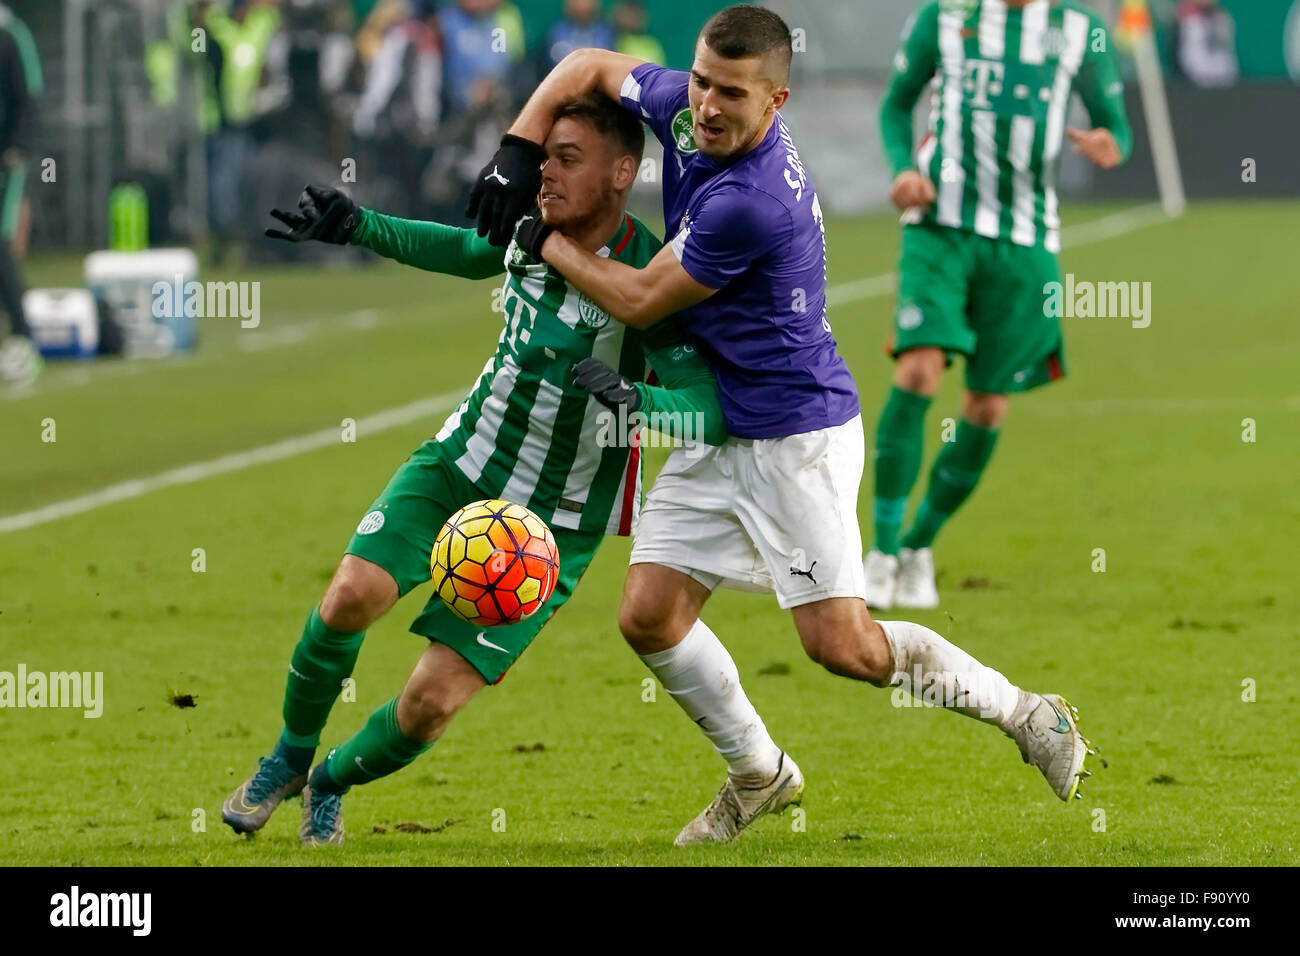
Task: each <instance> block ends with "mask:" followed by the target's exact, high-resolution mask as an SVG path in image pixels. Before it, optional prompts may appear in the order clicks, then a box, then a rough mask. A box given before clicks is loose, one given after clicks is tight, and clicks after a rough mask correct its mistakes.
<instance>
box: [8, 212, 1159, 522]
mask: <svg viewBox="0 0 1300 956" xmlns="http://www.w3.org/2000/svg"><path fill="white" fill-rule="evenodd" d="M1166 218H1167V217H1166V216H1165V214H1164V212H1163V211H1162V210H1161V208H1160V205H1159V204H1158V203H1154V204H1151V205H1147V206H1137V207H1134V208H1132V209H1125V210H1123V211H1121V212H1117V213H1112V214H1111V215H1109V216H1103V217H1101V218H1100V219H1094V220H1092V221H1091V222H1085V223H1082V224H1080V225H1078V226H1073V227H1071V228H1069V229H1065V230H1063V231H1062V234H1061V241H1062V244H1063V245H1067V246H1070V247H1075V246H1084V245H1088V244H1089V243H1093V242H1100V241H1102V240H1104V239H1113V238H1114V237H1116V236H1121V235H1123V234H1125V233H1128V232H1133V231H1135V230H1137V229H1142V228H1144V227H1146V226H1151V225H1154V224H1156V223H1157V222H1163V221H1165V220H1166ZM894 284H895V279H894V274H893V273H892V272H889V273H885V274H884V275H878V276H868V277H866V278H863V279H855V280H853V281H852V282H841V283H840V284H838V285H834V286H830V287H829V288H827V290H826V302H827V304H828V305H839V304H843V303H845V302H854V301H858V300H861V299H870V298H874V297H875V296H878V295H887V294H889V293H890V292H892V291H893V290H894ZM343 319H344V320H345V321H346V323H347V324H348V325H352V326H354V327H362V328H365V327H368V326H369V325H372V324H374V323H375V322H376V321H377V320H378V319H379V316H378V315H376V314H374V313H373V311H372V310H361V311H359V312H354V313H349V314H348V315H347V316H344V317H343ZM293 329H295V327H294V326H290V327H289V329H286V330H285V331H286V332H287V331H289V330H293ZM286 344H287V343H286ZM464 395H465V393H464V392H463V391H461V392H448V393H446V394H444V395H437V396H434V397H432V398H424V399H421V400H419V401H417V402H411V403H410V404H408V405H400V406H398V407H396V408H389V409H386V410H384V411H382V412H376V413H375V414H374V415H371V416H369V417H368V418H362V419H359V420H358V421H357V433H358V434H361V433H363V432H370V433H375V432H381V431H384V430H386V429H389V428H396V427H398V426H400V425H405V424H407V423H409V422H412V421H414V420H415V419H417V418H421V417H423V416H425V415H431V414H433V413H434V412H436V411H440V410H442V409H445V408H449V407H451V406H452V405H453V404H454V403H455V402H456V401H458V400H459V399H461V398H463V397H464ZM338 440H339V430H338V429H337V428H323V429H321V430H320V431H317V432H311V433H310V434H307V435H299V436H297V437H296V438H286V439H284V440H283V441H278V442H275V443H274V444H271V445H264V446H262V447H261V448H253V449H250V450H249V451H241V452H235V453H234V454H230V455H224V456H222V457H221V458H214V459H212V460H210V461H201V462H196V463H195V464H192V465H183V466H181V467H180V468H173V469H171V470H170V471H164V472H162V473H161V474H158V475H153V476H151V477H148V478H135V479H132V480H130V481H124V482H121V483H119V484H116V485H109V486H108V487H107V488H101V489H100V490H99V491H94V492H91V493H90V494H88V495H81V496H79V497H77V498H68V499H66V500H64V501H56V502H54V503H53V504H50V505H45V506H44V507H42V508H36V509H35V510H32V511H22V512H19V513H18V514H12V515H6V516H4V517H0V534H7V533H8V532H10V531H20V530H22V529H24V528H32V527H35V526H36V525H40V524H45V523H46V522H47V521H55V520H57V519H59V518H66V517H68V516H69V515H75V514H81V513H83V512H86V511H91V510H93V509H95V508H100V507H103V506H104V505H108V504H113V503H114V502H118V501H125V500H127V499H128V498H138V497H140V496H141V495H146V494H148V493H149V492H151V491H157V490H158V489H160V488H170V487H173V486H175V485H184V484H189V483H191V482H195V481H202V480H203V479H204V478H211V477H213V476H214V475H223V474H227V473H229V472H232V471H241V470H243V469H244V468H251V467H253V466H254V465H261V464H265V463H267V462H271V461H279V460H281V459H284V458H292V457H293V456H294V455H301V454H303V453H304V452H309V451H314V450H316V449H317V448H324V447H326V446H328V445H332V444H333V443H334V442H336V441H338Z"/></svg>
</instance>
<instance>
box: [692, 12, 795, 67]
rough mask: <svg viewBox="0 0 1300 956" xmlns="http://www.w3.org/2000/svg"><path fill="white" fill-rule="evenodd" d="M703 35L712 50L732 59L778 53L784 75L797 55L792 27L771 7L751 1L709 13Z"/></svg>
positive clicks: (776, 54)
mask: <svg viewBox="0 0 1300 956" xmlns="http://www.w3.org/2000/svg"><path fill="white" fill-rule="evenodd" d="M700 37H701V38H702V39H703V40H704V42H705V43H707V44H708V45H709V49H710V50H712V51H713V52H715V53H717V54H718V55H719V56H722V57H725V58H726V59H728V60H742V59H744V58H745V57H750V56H759V57H764V58H766V57H769V56H771V57H776V61H777V63H778V64H779V65H780V67H781V72H782V74H783V76H789V74H790V59H791V57H793V55H794V49H793V46H792V44H791V42H790V28H789V27H788V26H786V25H785V21H784V20H782V19H781V18H780V16H778V15H777V14H775V13H773V12H772V11H771V10H765V9H763V8H762V7H755V6H753V5H751V4H748V3H737V4H736V5H734V6H730V7H726V8H725V9H723V10H719V11H718V12H717V13H715V14H714V15H713V16H711V17H709V20H708V22H707V23H705V24H704V29H703V30H701V31H700Z"/></svg>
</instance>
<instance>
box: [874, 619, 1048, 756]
mask: <svg viewBox="0 0 1300 956" xmlns="http://www.w3.org/2000/svg"><path fill="white" fill-rule="evenodd" d="M879 623H880V626H881V627H882V628H884V631H885V637H887V638H888V639H889V647H890V650H891V651H893V655H894V673H893V674H892V675H891V676H890V679H889V683H890V684H891V685H892V686H895V687H902V688H904V689H906V690H908V691H910V692H911V694H912V696H913V697H916V698H917V699H919V700H921V701H924V702H927V703H933V704H937V705H939V706H940V707H947V708H950V709H952V710H955V711H957V712H958V713H962V714H965V715H966V716H968V717H975V718H977V719H978V720H982V721H984V722H985V723H990V724H996V725H997V726H998V727H1001V728H1002V729H1003V730H1004V731H1006V732H1007V733H1010V732H1011V729H1012V728H1013V727H1014V726H1015V725H1016V724H1017V723H1018V722H1019V721H1020V720H1021V719H1023V718H1024V716H1025V715H1026V713H1027V712H1028V709H1029V707H1030V705H1031V704H1032V703H1034V700H1033V695H1032V694H1029V693H1027V692H1025V691H1022V690H1021V689H1020V688H1019V687H1017V686H1016V685H1015V684H1013V683H1011V681H1009V680H1007V679H1006V678H1005V677H1003V676H1002V675H1001V674H1000V673H998V672H997V671H995V670H994V669H993V668H991V667H986V666H985V665H983V664H981V663H980V662H979V661H977V660H975V658H973V657H971V656H970V655H969V654H967V653H966V652H965V651H963V650H962V649H961V648H960V647H957V646H956V645H955V644H951V643H949V642H948V641H947V640H945V639H944V638H943V636H942V635H940V634H936V633H935V632H934V631H932V630H930V629H929V628H928V627H923V626H922V625H920V624H913V623H912V622H910V621H880V622H879Z"/></svg>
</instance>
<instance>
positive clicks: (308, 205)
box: [266, 186, 361, 246]
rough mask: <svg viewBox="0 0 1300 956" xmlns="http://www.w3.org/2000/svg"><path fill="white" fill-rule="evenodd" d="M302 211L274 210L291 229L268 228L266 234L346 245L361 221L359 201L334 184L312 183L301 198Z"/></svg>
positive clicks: (279, 237)
mask: <svg viewBox="0 0 1300 956" xmlns="http://www.w3.org/2000/svg"><path fill="white" fill-rule="evenodd" d="M298 211H299V213H300V214H299V215H297V216H295V215H294V214H293V213H288V212H285V211H284V210H283V209H272V210H271V215H272V216H274V217H275V218H276V219H279V220H280V221H281V222H282V223H284V224H285V225H286V226H288V227H289V229H290V230H291V231H290V232H281V231H280V230H279V229H268V230H266V234H267V235H268V236H270V237H271V238H272V239H286V240H288V241H289V242H306V241H307V240H308V239H318V240H320V241H321V242H333V243H336V244H338V245H340V246H344V245H347V242H348V239H350V238H351V237H352V232H353V230H355V229H356V228H357V223H358V222H360V220H361V214H360V210H359V209H358V208H357V204H356V203H354V202H353V201H352V200H351V199H350V198H348V195H347V193H344V192H341V191H339V190H337V189H334V188H333V187H330V186H308V187H307V188H306V189H304V190H303V191H302V195H301V196H299V197H298Z"/></svg>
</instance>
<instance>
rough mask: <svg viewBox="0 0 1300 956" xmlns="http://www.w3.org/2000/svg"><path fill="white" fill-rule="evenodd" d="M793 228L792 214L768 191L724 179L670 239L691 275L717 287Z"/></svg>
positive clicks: (782, 240)
mask: <svg viewBox="0 0 1300 956" xmlns="http://www.w3.org/2000/svg"><path fill="white" fill-rule="evenodd" d="M793 229H794V226H793V223H791V221H790V214H789V213H788V212H787V211H786V209H785V207H784V206H782V205H781V204H780V203H779V202H777V201H776V200H775V199H773V198H772V197H771V196H769V195H767V194H766V193H764V192H762V191H760V190H756V189H749V188H746V187H744V186H739V185H732V184H728V185H724V186H721V187H719V188H718V189H715V190H714V191H713V192H711V193H710V194H709V195H708V196H706V197H705V198H704V199H703V201H701V203H700V204H699V206H698V207H697V208H696V209H695V210H693V211H692V212H691V213H690V215H689V218H688V220H687V222H686V223H685V224H684V225H683V226H682V229H681V231H680V232H678V233H677V235H676V236H674V237H673V240H672V242H671V243H670V245H671V247H672V250H673V253H674V254H675V255H676V256H677V259H678V261H680V262H681V264H682V268H683V269H685V270H686V272H687V274H688V275H690V277H691V278H692V279H694V280H695V281H696V282H698V283H700V285H704V286H708V287H709V288H710V289H721V288H722V287H723V286H725V285H726V284H727V283H729V282H730V281H731V280H732V279H734V278H736V277H737V276H739V275H741V274H742V273H744V272H745V271H746V270H747V269H748V268H749V267H750V266H751V265H753V264H754V262H755V261H756V260H757V259H758V258H759V257H760V256H762V255H763V254H764V253H766V252H767V251H768V250H770V249H776V248H780V246H781V245H782V244H784V243H786V242H788V241H789V240H790V236H791V233H792V232H793Z"/></svg>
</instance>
